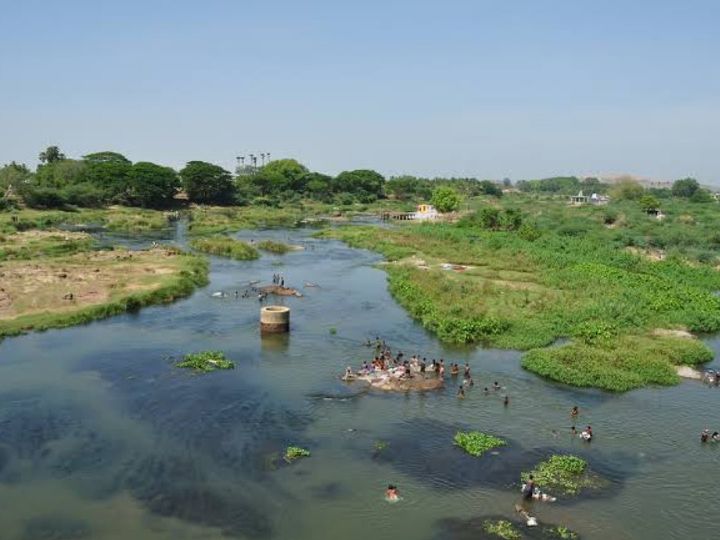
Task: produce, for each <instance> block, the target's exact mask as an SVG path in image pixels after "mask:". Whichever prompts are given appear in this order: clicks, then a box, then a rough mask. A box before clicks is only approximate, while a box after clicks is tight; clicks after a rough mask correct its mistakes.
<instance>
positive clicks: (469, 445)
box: [453, 431, 507, 457]
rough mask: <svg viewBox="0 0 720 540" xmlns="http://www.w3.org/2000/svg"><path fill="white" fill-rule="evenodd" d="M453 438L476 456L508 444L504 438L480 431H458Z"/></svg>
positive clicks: (457, 443) (461, 446) (458, 444)
mask: <svg viewBox="0 0 720 540" xmlns="http://www.w3.org/2000/svg"><path fill="white" fill-rule="evenodd" d="M453 440H454V441H455V444H456V445H457V446H459V447H460V448H462V449H463V450H465V451H466V452H467V453H468V454H470V455H471V456H475V457H480V456H482V455H483V454H484V453H485V452H487V451H489V450H492V449H493V448H498V447H500V446H506V445H507V442H505V441H504V440H502V439H498V438H497V437H493V436H492V435H487V434H485V433H481V432H479V431H458V432H457V433H456V434H455V438H454V439H453Z"/></svg>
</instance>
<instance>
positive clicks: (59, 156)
mask: <svg viewBox="0 0 720 540" xmlns="http://www.w3.org/2000/svg"><path fill="white" fill-rule="evenodd" d="M38 159H39V160H40V162H41V163H56V162H58V161H62V160H63V159H65V154H63V153H62V152H60V148H58V147H57V146H48V147H47V148H46V149H45V150H43V151H42V152H40V155H39V156H38Z"/></svg>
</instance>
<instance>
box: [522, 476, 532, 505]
mask: <svg viewBox="0 0 720 540" xmlns="http://www.w3.org/2000/svg"><path fill="white" fill-rule="evenodd" d="M533 493H535V477H534V476H533V475H532V474H531V475H530V476H529V477H528V481H527V482H526V483H525V486H523V490H522V496H523V499H525V500H526V501H529V500H530V499H532V498H533Z"/></svg>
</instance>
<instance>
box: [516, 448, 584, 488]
mask: <svg viewBox="0 0 720 540" xmlns="http://www.w3.org/2000/svg"><path fill="white" fill-rule="evenodd" d="M531 474H532V475H533V477H534V479H535V484H536V485H537V486H538V487H539V488H541V489H543V490H550V491H551V492H552V493H554V494H560V495H577V494H578V493H579V492H580V491H581V490H582V489H584V488H587V487H593V486H596V485H597V480H596V479H593V478H592V477H591V476H589V475H588V471H587V462H586V461H585V460H583V459H581V458H579V457H576V456H569V455H566V456H560V455H554V456H551V457H550V458H549V459H547V460H546V461H543V462H542V463H539V464H538V465H536V466H535V469H534V470H532V471H530V472H524V473H522V474H521V475H520V478H521V480H522V481H523V482H527V481H528V478H529V476H530V475H531Z"/></svg>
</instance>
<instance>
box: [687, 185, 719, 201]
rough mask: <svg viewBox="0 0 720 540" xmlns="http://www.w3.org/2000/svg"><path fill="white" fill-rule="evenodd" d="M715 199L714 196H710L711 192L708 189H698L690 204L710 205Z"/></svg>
mask: <svg viewBox="0 0 720 540" xmlns="http://www.w3.org/2000/svg"><path fill="white" fill-rule="evenodd" d="M714 200H715V199H713V196H712V195H711V194H710V192H709V191H708V190H707V189H702V188H701V189H698V190H696V191H695V193H693V194H692V196H691V197H690V202H694V203H708V202H713V201H714Z"/></svg>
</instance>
